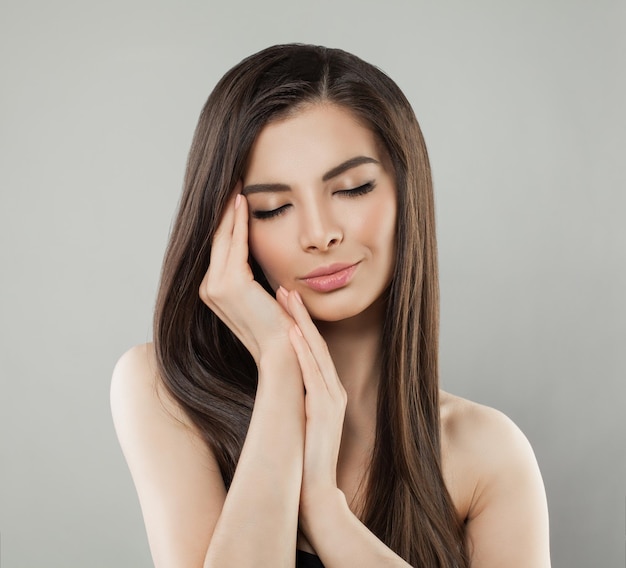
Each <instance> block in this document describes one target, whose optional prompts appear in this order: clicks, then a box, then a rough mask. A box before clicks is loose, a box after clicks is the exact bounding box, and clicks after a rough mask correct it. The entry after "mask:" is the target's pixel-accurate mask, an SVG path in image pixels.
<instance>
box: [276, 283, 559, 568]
mask: <svg viewBox="0 0 626 568" xmlns="http://www.w3.org/2000/svg"><path fill="white" fill-rule="evenodd" d="M277 298H278V299H279V301H281V304H283V305H284V306H285V308H286V310H287V311H289V313H290V314H291V315H292V316H293V318H294V320H295V322H296V324H297V327H294V328H292V331H291V333H290V339H291V341H292V344H293V345H294V349H295V351H296V353H297V355H298V360H299V362H300V366H301V369H302V377H303V381H304V384H305V388H306V399H305V411H306V433H305V453H304V470H303V482H302V492H301V501H300V523H301V528H302V530H303V532H304V534H305V535H306V537H307V539H308V540H309V542H310V543H311V545H312V546H313V548H314V549H315V550H316V552H317V553H318V555H319V556H320V557H321V559H322V561H323V562H324V565H325V566H326V567H327V568H341V567H343V566H359V567H361V568H369V567H371V568H375V567H379V566H388V567H407V566H409V565H408V564H407V563H406V562H405V561H404V560H403V559H402V558H400V557H399V556H398V555H396V554H395V553H394V552H393V551H392V550H390V549H389V548H388V547H387V546H386V545H385V544H384V543H383V542H382V541H380V540H379V539H378V538H377V537H376V536H375V535H374V534H373V533H371V532H370V531H369V530H368V529H367V528H366V527H365V526H364V525H363V524H362V523H361V521H360V520H359V519H358V518H357V517H356V516H355V515H354V514H353V513H352V511H351V510H350V508H349V506H348V504H347V502H346V499H345V496H344V495H343V493H342V492H341V491H340V490H339V489H338V487H337V482H336V475H335V473H336V466H337V457H338V451H339V441H340V437H341V429H342V424H343V416H344V411H345V391H343V388H342V387H341V383H340V381H339V379H338V377H337V373H336V371H335V369H334V365H333V363H332V360H331V358H330V355H329V354H328V351H327V349H326V345H325V343H324V341H323V339H322V338H321V336H320V335H319V333H318V332H317V329H316V328H315V325H314V324H313V322H312V321H311V320H310V317H309V316H308V313H307V312H306V308H305V307H304V306H303V305H302V304H301V303H300V302H299V301H298V300H297V295H296V294H295V293H290V294H287V293H285V292H284V291H280V292H279V294H278V295H277ZM454 414H455V415H456V416H457V417H456V418H455V419H454V420H453V421H452V422H455V424H454V427H453V428H450V427H448V431H447V432H446V433H444V438H446V439H452V441H451V442H450V443H448V444H447V448H446V449H447V453H448V454H452V455H453V456H454V457H453V461H454V462H455V469H456V470H457V472H458V473H457V476H458V477H465V478H466V479H471V480H472V481H471V483H468V482H465V483H464V493H465V494H466V495H467V500H468V501H470V500H471V504H470V506H469V513H468V519H467V540H468V548H469V551H470V555H471V566H472V568H492V567H493V568H502V567H507V568H549V566H550V555H549V542H548V514H547V505H546V498H545V491H544V488H543V483H542V480H541V475H540V473H539V469H538V467H537V462H536V460H535V457H534V454H533V452H532V449H531V448H530V444H529V443H528V441H527V440H526V438H525V437H524V435H523V434H522V433H521V432H520V431H519V429H518V428H517V427H516V426H515V425H514V424H513V423H512V422H511V421H510V420H509V419H508V418H506V417H505V416H504V415H503V414H501V413H499V412H497V411H495V410H493V409H490V408H486V407H483V406H480V405H476V404H473V403H469V402H467V401H466V405H465V406H464V407H463V409H462V410H461V411H460V412H455V413H454ZM448 422H450V421H448ZM450 430H454V431H452V432H451V431H450ZM470 496H472V497H470ZM416 568H417V567H416ZM420 568H421V567H420Z"/></svg>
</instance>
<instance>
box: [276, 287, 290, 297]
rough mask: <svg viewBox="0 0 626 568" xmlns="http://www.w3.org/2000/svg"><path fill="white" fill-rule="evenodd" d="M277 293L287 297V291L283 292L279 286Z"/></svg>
mask: <svg viewBox="0 0 626 568" xmlns="http://www.w3.org/2000/svg"><path fill="white" fill-rule="evenodd" d="M277 292H278V293H279V294H282V295H283V296H287V295H288V294H287V290H285V289H284V288H283V287H282V286H279V287H278V290H277Z"/></svg>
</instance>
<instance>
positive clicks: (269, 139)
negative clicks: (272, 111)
mask: <svg viewBox="0 0 626 568" xmlns="http://www.w3.org/2000/svg"><path fill="white" fill-rule="evenodd" d="M355 156H368V157H371V158H374V159H375V160H377V161H379V162H380V161H381V155H380V149H379V145H378V144H377V141H376V137H375V136H374V133H373V132H372V131H371V129H370V128H368V127H367V126H365V125H364V124H363V123H362V122H360V121H359V120H358V119H357V118H356V116H355V115H354V114H353V113H352V112H351V111H350V110H348V109H346V108H343V107H340V106H337V105H334V104H330V103H317V104H314V105H310V106H307V107H305V108H303V109H302V110H299V111H298V112H297V113H296V114H294V115H291V116H289V117H287V118H284V119H281V120H277V121H274V122H271V123H269V124H268V125H266V126H265V127H264V128H263V129H262V130H261V132H260V134H259V136H258V137H257V139H256V141H255V143H254V144H253V146H252V151H251V153H250V158H249V160H248V168H247V171H246V175H245V182H246V183H260V182H264V183H265V182H270V181H280V182H284V183H290V182H291V183H296V182H297V181H298V180H301V179H305V178H309V177H315V178H319V177H321V176H322V175H323V173H324V172H326V171H328V170H330V169H331V168H333V167H334V166H336V165H338V164H340V163H343V162H345V161H346V160H349V159H351V158H354V157H355Z"/></svg>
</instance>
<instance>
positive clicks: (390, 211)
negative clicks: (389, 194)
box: [360, 199, 396, 256]
mask: <svg viewBox="0 0 626 568" xmlns="http://www.w3.org/2000/svg"><path fill="white" fill-rule="evenodd" d="M360 232H361V235H362V237H363V238H364V239H366V240H367V241H369V242H370V243H371V245H372V246H373V247H375V248H376V249H377V250H378V251H379V252H381V253H387V254H389V255H390V256H393V252H394V251H393V249H394V242H395V232H396V203H395V199H386V200H381V201H380V202H378V203H376V204H375V205H374V206H373V207H370V208H368V210H367V211H365V212H364V215H363V217H362V218H361V222H360Z"/></svg>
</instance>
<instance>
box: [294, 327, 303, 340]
mask: <svg viewBox="0 0 626 568" xmlns="http://www.w3.org/2000/svg"><path fill="white" fill-rule="evenodd" d="M294 327H295V328H296V333H297V334H298V335H299V336H300V337H304V336H303V335H302V330H301V329H300V328H299V327H298V326H297V325H294Z"/></svg>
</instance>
